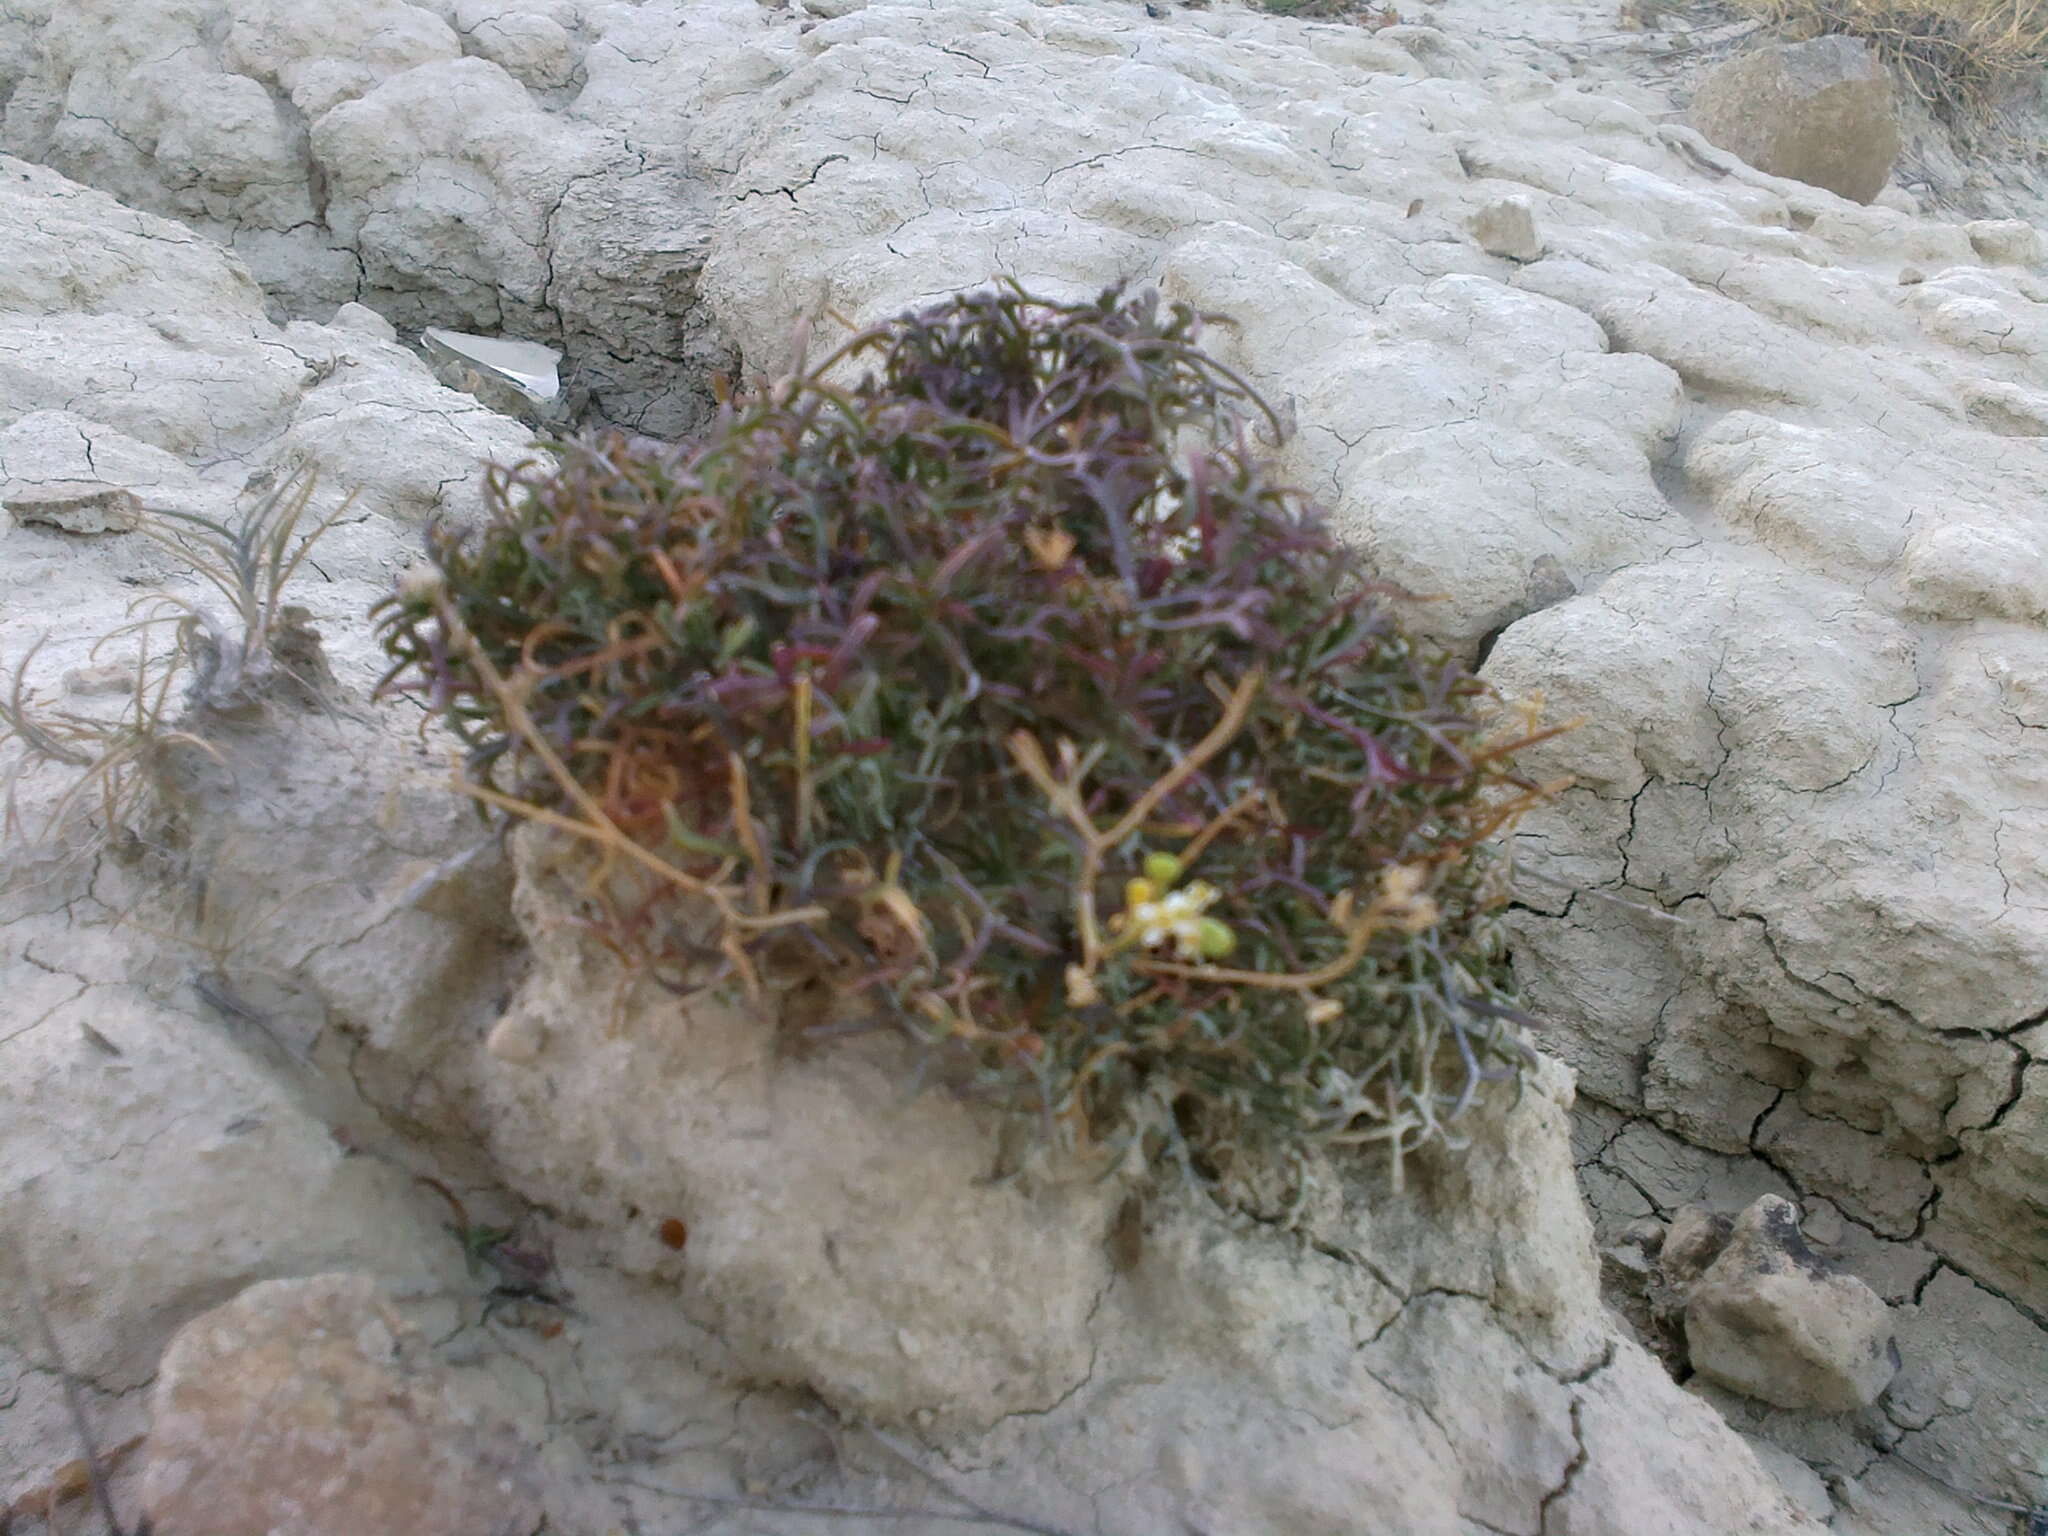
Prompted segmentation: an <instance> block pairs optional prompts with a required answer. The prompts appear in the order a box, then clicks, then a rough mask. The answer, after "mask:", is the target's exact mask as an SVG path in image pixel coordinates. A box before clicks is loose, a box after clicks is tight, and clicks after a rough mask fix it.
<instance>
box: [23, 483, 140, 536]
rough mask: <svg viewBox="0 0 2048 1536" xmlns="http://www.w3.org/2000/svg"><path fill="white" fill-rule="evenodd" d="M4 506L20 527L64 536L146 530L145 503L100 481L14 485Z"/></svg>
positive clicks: (120, 489)
mask: <svg viewBox="0 0 2048 1536" xmlns="http://www.w3.org/2000/svg"><path fill="white" fill-rule="evenodd" d="M0 505H4V506H5V507H6V508H7V510H8V511H9V512H10V513H12V514H13V517H14V520H15V521H16V522H17V523H24V524H26V523H34V524H37V525H39V526H41V527H44V528H55V529H57V530H58V531H60V532H62V533H78V534H92V533H132V532H133V531H134V530H135V529H137V528H140V527H141V526H142V501H141V499H140V498H139V497H137V496H136V494H135V493H134V492H133V491H131V490H129V489H127V488H126V487H125V486H119V485H107V484H104V483H103V482H101V481H98V480H52V481H49V482H47V483H45V484H42V485H14V486H10V487H8V489H7V491H6V493H5V494H4V495H0Z"/></svg>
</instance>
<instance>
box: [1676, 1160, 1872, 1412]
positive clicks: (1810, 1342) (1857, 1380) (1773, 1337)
mask: <svg viewBox="0 0 2048 1536" xmlns="http://www.w3.org/2000/svg"><path fill="white" fill-rule="evenodd" d="M1685 1339H1686V1345H1687V1348H1688V1349H1689V1351H1690V1353H1691V1356H1692V1365H1693V1369H1694V1370H1696V1371H1698V1372H1699V1373H1700V1375H1702V1376H1704V1377H1706V1378H1707V1379H1708V1380H1709V1381H1713V1382H1717V1383H1719V1384H1720V1385H1721V1386H1723V1387H1726V1388H1727V1389H1728V1390H1730V1391H1731V1392H1740V1393H1742V1394H1743V1395H1744V1396H1746V1397H1754V1398H1757V1399H1759V1400H1760V1401H1763V1402H1766V1403H1772V1404H1775V1405H1776V1406H1778V1407H1780V1408H1794V1409H1811V1410H1814V1411H1816V1412H1820V1413H1847V1412H1850V1411H1853V1410H1855V1409H1858V1408H1865V1407H1868V1406H1869V1405H1870V1404H1871V1403H1873V1402H1875V1401H1876V1400H1877V1396H1878V1394H1879V1393H1880V1392H1882V1391H1883V1390H1884V1389H1885V1387H1886V1386H1887V1385H1888V1384H1889V1383H1890V1381H1891V1379H1892V1377H1893V1375H1894V1374H1895V1373H1896V1372H1897V1370H1898V1368H1899V1355H1898V1349H1897V1347H1896V1346H1895V1345H1894V1344H1893V1342H1892V1320H1891V1310H1890V1308H1888V1307H1886V1306H1885V1304H1884V1301H1883V1298H1881V1297H1880V1296H1878V1294H1877V1293H1876V1292H1875V1291H1873V1290H1871V1288H1870V1287H1869V1286H1867V1285H1865V1284H1864V1283H1863V1282H1862V1281H1861V1280H1858V1279H1856V1278H1855V1277H1854V1276H1851V1275H1843V1274H1838V1273H1835V1272H1834V1271H1832V1270H1830V1269H1829V1268H1828V1267H1827V1266H1826V1265H1824V1264H1823V1263H1821V1261H1820V1260H1819V1259H1818V1258H1817V1257H1816V1256H1815V1255H1814V1252H1813V1250H1812V1249H1811V1248H1809V1247H1807V1245H1806V1240H1805V1238H1804V1237H1802V1236H1801V1235H1800V1231H1799V1207H1798V1206H1796V1205H1794V1204H1793V1203H1792V1202H1791V1201H1789V1200H1786V1199H1784V1198H1782V1197H1781V1196H1778V1195H1765V1196H1763V1197H1762V1198H1761V1199H1759V1200H1758V1201H1757V1202H1756V1203H1755V1204H1753V1205H1751V1206H1750V1207H1749V1209H1748V1210H1746V1211H1744V1212H1743V1213H1742V1214H1741V1215H1740V1216H1739V1217H1737V1218H1736V1219H1735V1223H1734V1227H1733V1230H1732V1232H1731V1233H1730V1235H1729V1238H1728V1244H1727V1246H1726V1247H1725V1248H1723V1249H1722V1250H1721V1252H1720V1255H1719V1256H1718V1257H1717V1258H1716V1259H1715V1260H1714V1262H1713V1263H1712V1265H1710V1266H1709V1267H1708V1269H1707V1270H1706V1272H1705V1273H1704V1274H1702V1275H1701V1276H1700V1278H1699V1280H1698V1281H1697V1282H1696V1283H1695V1284H1694V1285H1693V1286H1692V1287H1691V1289H1690V1291H1689V1292H1688V1294H1687V1297H1686V1303H1685Z"/></svg>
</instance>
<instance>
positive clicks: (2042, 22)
mask: <svg viewBox="0 0 2048 1536" xmlns="http://www.w3.org/2000/svg"><path fill="white" fill-rule="evenodd" d="M1736 3H1737V5H1738V6H1739V7H1740V8H1741V9H1742V10H1744V11H1747V12H1748V13H1749V14H1751V15H1753V16H1758V17H1761V18H1762V19H1763V20H1764V21H1766V22H1767V23H1769V24H1770V25H1772V26H1774V27H1779V28H1783V29H1787V30H1791V31H1793V32H1796V33H1800V34H1803V35H1807V36H1824V35H1827V34H1830V33H1839V34H1841V35H1843V36H1846V37H1860V38H1862V39H1863V40H1864V41H1865V42H1867V43H1868V44H1869V45H1870V46H1871V48H1872V49H1874V50H1875V51H1876V53H1877V55H1878V56H1879V57H1880V58H1882V59H1883V60H1884V61H1885V62H1886V63H1887V64H1889V65H1891V66H1892V68H1893V70H1894V71H1896V72H1897V74H1898V75H1899V76H1900V77H1901V78H1902V79H1904V80H1905V81H1906V82H1907V84H1908V85H1909V86H1910V87H1911V88H1912V89H1913V91H1914V92H1915V93H1916V94H1917V95H1918V96H1919V97H1920V99H1921V100H1922V101H1923V102H1924V103H1926V105H1927V107H1928V110H1929V111H1931V112H1932V113H1933V114H1934V115H1935V116H1936V117H1937V118H1939V119H1940V120H1941V121H1943V122H1944V123H1947V124H1949V125H1950V126H1952V127H1954V126H1964V125H1969V124H1973V123H1982V122H1986V121H1988V120H1990V119H1991V118H1992V117H1993V116H1995V115H1996V114H1997V112H1998V110H1999V109H2000V108H2001V107H2003V106H2005V105H2006V104H2007V103H2008V102H2009V101H2010V100H2011V98H2012V96H2013V95H2014V93H2015V92H2016V91H2017V90H2019V89H2021V88H2023V87H2025V86H2027V85H2029V84H2035V85H2038V83H2039V80H2040V76H2041V72H2042V70H2043V69H2044V68H2048V0H1736Z"/></svg>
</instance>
